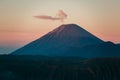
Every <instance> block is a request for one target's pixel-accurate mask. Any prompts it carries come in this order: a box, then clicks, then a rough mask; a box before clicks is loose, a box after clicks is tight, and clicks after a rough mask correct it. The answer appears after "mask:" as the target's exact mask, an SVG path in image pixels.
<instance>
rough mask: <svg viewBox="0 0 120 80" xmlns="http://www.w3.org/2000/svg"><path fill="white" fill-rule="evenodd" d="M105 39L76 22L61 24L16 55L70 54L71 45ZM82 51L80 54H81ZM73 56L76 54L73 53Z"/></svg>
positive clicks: (17, 51) (15, 53)
mask: <svg viewBox="0 0 120 80" xmlns="http://www.w3.org/2000/svg"><path fill="white" fill-rule="evenodd" d="M102 42H103V41H102V40H100V39H99V38H97V37H95V36H94V35H92V34H91V33H89V32H88V31H86V30H84V29H83V28H81V27H80V26H78V25H76V24H66V25H61V26H59V27H58V28H56V29H54V30H53V31H51V32H49V33H48V34H46V35H44V36H43V37H41V38H39V39H37V40H35V41H33V42H31V43H30V44H28V45H26V46H24V47H22V48H20V49H18V50H16V51H15V52H13V53H12V54H14V55H47V56H69V53H67V52H69V49H70V48H71V47H84V46H88V45H93V44H99V43H102ZM81 54H82V53H80V54H79V56H81ZM71 56H74V54H72V55H71Z"/></svg>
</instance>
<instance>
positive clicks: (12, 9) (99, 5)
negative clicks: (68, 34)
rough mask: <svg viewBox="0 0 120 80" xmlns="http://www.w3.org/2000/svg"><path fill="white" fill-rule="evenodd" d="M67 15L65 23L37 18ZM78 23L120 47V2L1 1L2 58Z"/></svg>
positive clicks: (79, 0)
mask: <svg viewBox="0 0 120 80" xmlns="http://www.w3.org/2000/svg"><path fill="white" fill-rule="evenodd" d="M59 10H63V11H64V12H65V13H66V14H67V19H65V21H64V22H61V21H59V20H55V21H53V20H43V19H37V18H35V17H34V16H39V15H48V16H56V13H57V12H58V11H59ZM70 23H74V24H77V25H79V26H81V27H82V28H84V29H86V30H87V31H89V32H91V33H92V34H94V35H95V36H97V37H98V38H100V39H102V40H104V41H112V42H114V43H120V0H0V54H8V53H10V52H12V51H14V50H16V49H18V48H20V47H22V46H24V45H26V44H28V43H30V42H31V41H34V40H36V39H37V38H40V37H41V36H43V35H44V34H46V33H48V32H49V31H51V30H53V29H54V28H56V27H58V26H60V25H62V24H70Z"/></svg>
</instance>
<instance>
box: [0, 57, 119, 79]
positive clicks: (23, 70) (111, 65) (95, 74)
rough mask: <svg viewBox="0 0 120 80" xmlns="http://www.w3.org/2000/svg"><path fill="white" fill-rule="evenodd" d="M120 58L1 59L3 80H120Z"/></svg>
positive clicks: (0, 69)
mask: <svg viewBox="0 0 120 80" xmlns="http://www.w3.org/2000/svg"><path fill="white" fill-rule="evenodd" d="M119 75H120V58H98V59H84V58H81V59H80V58H75V57H73V58H72V57H70V58H69V57H62V58H60V57H45V56H41V57H40V56H0V80H120V76H119Z"/></svg>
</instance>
